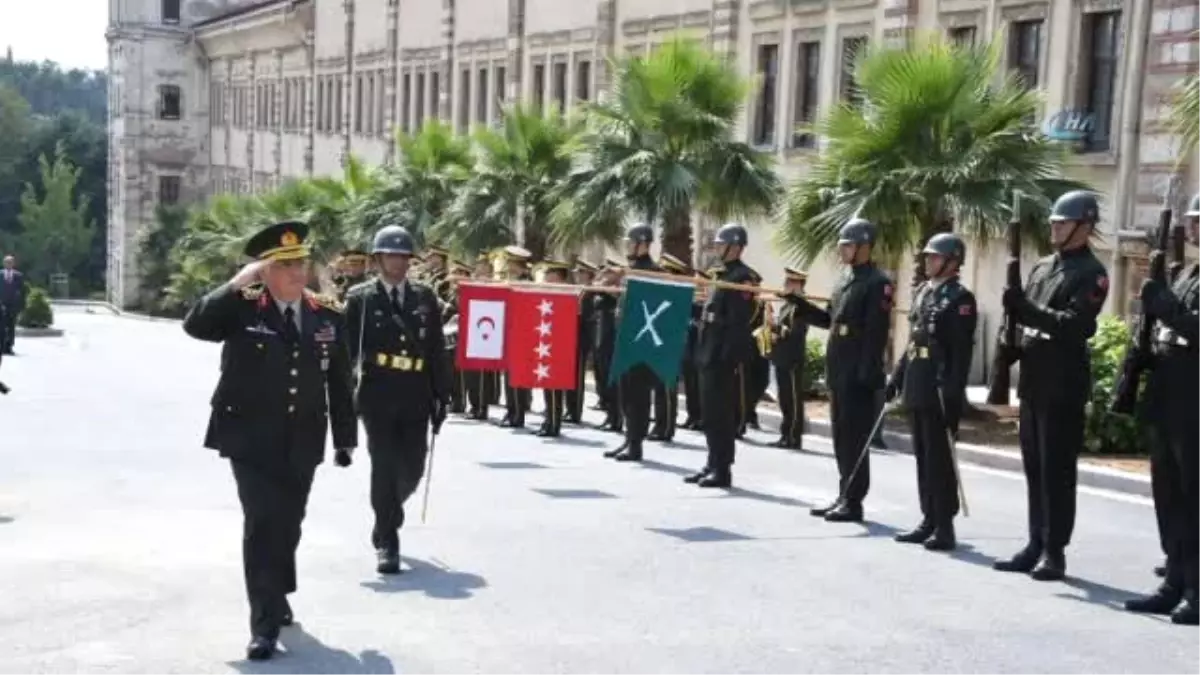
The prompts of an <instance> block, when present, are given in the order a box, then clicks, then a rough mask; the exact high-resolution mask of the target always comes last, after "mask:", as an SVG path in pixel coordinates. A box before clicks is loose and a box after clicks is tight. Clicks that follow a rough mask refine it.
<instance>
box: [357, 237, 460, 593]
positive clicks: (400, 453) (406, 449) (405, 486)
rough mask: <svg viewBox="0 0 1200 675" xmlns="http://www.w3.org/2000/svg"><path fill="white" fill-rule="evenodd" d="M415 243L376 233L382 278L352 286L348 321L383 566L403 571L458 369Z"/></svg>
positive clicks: (374, 537) (375, 530) (374, 541)
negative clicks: (448, 357) (404, 537)
mask: <svg viewBox="0 0 1200 675" xmlns="http://www.w3.org/2000/svg"><path fill="white" fill-rule="evenodd" d="M414 250H415V245H414V242H413V238H412V236H411V235H410V234H409V233H408V231H407V230H405V229H404V228H403V227H400V226H398V225H388V226H387V227H384V228H382V229H380V230H379V232H377V233H376V234H375V241H374V244H373V245H372V247H371V253H372V255H374V256H375V263H376V266H377V267H378V270H379V277H378V278H377V279H375V280H374V281H369V282H366V283H362V284H359V285H358V286H355V287H354V288H352V289H350V293H349V294H348V295H347V302H346V320H347V322H348V323H349V326H350V342H351V343H350V351H351V355H352V356H353V357H354V359H355V363H357V364H358V368H359V377H360V382H359V389H358V411H359V413H360V414H361V415H362V419H363V427H364V428H365V429H366V431H367V450H368V452H370V454H371V508H372V509H373V510H374V512H375V526H374V528H373V529H372V531H371V544H372V545H373V546H374V547H375V555H376V570H377V571H378V572H379V573H380V574H398V573H399V572H400V536H399V531H400V528H401V527H403V526H404V502H405V500H407V499H408V498H409V497H410V496H412V494H413V492H415V491H416V489H417V485H418V484H420V482H421V478H422V477H423V476H424V474H425V459H426V456H427V455H428V454H429V437H428V434H429V429H430V426H431V425H432V427H433V430H434V433H435V434H436V433H437V432H438V430H440V429H441V426H442V423H443V422H445V420H446V413H447V410H448V408H449V406H450V374H449V372H447V370H446V368H445V360H444V354H445V349H446V345H445V338H444V336H443V334H442V321H441V313H440V310H439V307H438V299H437V296H435V295H434V293H433V290H432V289H430V288H429V287H428V286H426V285H424V284H421V283H417V282H415V281H412V280H410V279H408V269H409V263H410V261H411V260H412V257H413V253H414Z"/></svg>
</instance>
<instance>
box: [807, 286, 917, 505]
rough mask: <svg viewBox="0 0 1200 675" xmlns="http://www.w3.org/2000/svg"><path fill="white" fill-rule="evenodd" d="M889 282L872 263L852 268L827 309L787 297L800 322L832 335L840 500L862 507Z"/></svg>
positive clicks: (830, 372) (830, 370) (828, 369)
mask: <svg viewBox="0 0 1200 675" xmlns="http://www.w3.org/2000/svg"><path fill="white" fill-rule="evenodd" d="M892 291H893V285H892V282H891V279H889V278H888V277H887V275H885V274H884V273H883V272H882V271H880V270H879V269H878V268H877V267H876V266H875V265H874V264H873V263H864V264H861V265H856V266H854V267H852V268H848V269H847V270H846V271H845V272H844V273H843V275H842V277H841V279H839V280H838V282H837V284H836V285H835V286H834V289H833V292H832V294H831V295H830V299H829V305H828V308H826V309H822V308H819V307H817V306H815V305H813V304H812V303H811V302H809V301H808V300H807V299H804V298H799V297H797V296H788V297H787V299H788V301H789V302H792V303H794V304H796V305H797V311H799V312H801V314H802V319H803V320H804V321H805V322H807V323H809V324H811V325H814V326H817V327H820V328H826V329H828V330H829V341H828V342H827V344H826V348H825V373H826V376H825V377H826V380H827V382H828V383H829V394H830V395H829V417H830V424H831V426H832V428H833V452H834V456H835V457H836V459H837V465H838V475H839V486H840V489H841V492H840V496H841V497H843V498H844V501H845V502H846V504H847V505H851V506H857V505H860V504H861V503H862V501H863V499H865V498H866V496H867V491H868V490H869V489H870V486H871V459H870V456H869V453H867V452H864V450H863V449H864V448H865V447H866V445H867V442H868V441H869V440H870V435H871V427H872V426H874V424H875V420H876V412H877V407H876V400H877V394H878V391H879V390H880V389H881V388H882V387H883V382H884V374H883V352H884V348H885V347H886V345H887V337H888V330H889V325H890V322H891V313H892Z"/></svg>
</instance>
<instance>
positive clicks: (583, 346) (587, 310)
mask: <svg viewBox="0 0 1200 675" xmlns="http://www.w3.org/2000/svg"><path fill="white" fill-rule="evenodd" d="M597 295H600V294H599V293H596V292H595V291H584V292H583V293H581V294H580V296H579V340H578V341H577V342H576V345H577V346H576V351H577V352H579V354H580V355H584V354H587V353H588V352H590V351H591V350H592V347H593V346H594V345H595V344H596V335H595V333H596V319H595V317H594V316H593V315H594V313H595V311H596V303H595V301H594V300H593V298H595V297H596V296H597Z"/></svg>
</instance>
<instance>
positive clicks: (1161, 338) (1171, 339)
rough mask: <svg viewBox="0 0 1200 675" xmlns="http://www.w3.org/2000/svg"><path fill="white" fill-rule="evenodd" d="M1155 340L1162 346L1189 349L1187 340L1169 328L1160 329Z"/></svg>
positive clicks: (1160, 327) (1162, 327)
mask: <svg viewBox="0 0 1200 675" xmlns="http://www.w3.org/2000/svg"><path fill="white" fill-rule="evenodd" d="M1154 339H1155V341H1156V342H1159V343H1162V344H1168V345H1176V346H1178V347H1187V346H1188V341H1187V338H1185V337H1183V336H1182V335H1180V334H1179V333H1176V332H1175V331H1173V330H1171V329H1170V328H1167V327H1166V326H1159V327H1158V332H1157V334H1156V335H1155V336H1154Z"/></svg>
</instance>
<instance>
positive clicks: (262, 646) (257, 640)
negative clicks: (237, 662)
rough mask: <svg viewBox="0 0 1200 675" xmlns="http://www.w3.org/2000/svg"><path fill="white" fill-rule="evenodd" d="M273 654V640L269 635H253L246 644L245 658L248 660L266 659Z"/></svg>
mask: <svg viewBox="0 0 1200 675" xmlns="http://www.w3.org/2000/svg"><path fill="white" fill-rule="evenodd" d="M274 655H275V641H274V640H272V639H271V638H269V637H263V636H261V635H255V636H254V637H252V638H250V644H248V645H246V658H247V659H249V660H250V661H266V660H267V659H269V658H271V657H272V656H274Z"/></svg>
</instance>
